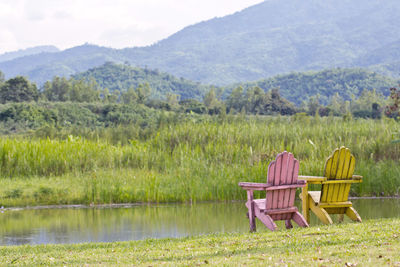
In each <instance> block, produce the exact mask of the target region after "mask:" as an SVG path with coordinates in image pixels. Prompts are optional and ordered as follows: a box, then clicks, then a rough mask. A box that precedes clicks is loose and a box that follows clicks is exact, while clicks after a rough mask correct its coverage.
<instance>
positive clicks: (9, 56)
mask: <svg viewBox="0 0 400 267" xmlns="http://www.w3.org/2000/svg"><path fill="white" fill-rule="evenodd" d="M59 51H60V50H59V49H58V48H57V47H55V46H52V45H43V46H35V47H31V48H27V49H20V50H18V51H12V52H7V53H4V54H0V62H3V61H8V60H13V59H16V58H19V57H24V56H30V55H35V54H40V53H55V52H59Z"/></svg>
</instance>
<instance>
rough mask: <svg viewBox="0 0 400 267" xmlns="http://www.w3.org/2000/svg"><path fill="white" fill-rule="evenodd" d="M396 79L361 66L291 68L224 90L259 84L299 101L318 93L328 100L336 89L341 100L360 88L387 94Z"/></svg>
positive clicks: (356, 94) (395, 82)
mask: <svg viewBox="0 0 400 267" xmlns="http://www.w3.org/2000/svg"><path fill="white" fill-rule="evenodd" d="M398 83H399V80H395V79H391V78H388V77H385V76H382V75H380V74H377V73H375V72H371V71H367V70H364V69H359V68H355V69H340V68H336V69H327V70H323V71H308V72H293V73H290V74H285V75H277V76H274V77H271V78H268V79H262V80H259V81H256V82H248V83H241V84H236V85H234V86H229V87H228V88H227V89H226V93H230V92H231V91H232V89H233V88H235V87H238V86H242V87H243V88H244V89H245V90H246V89H248V88H250V87H254V86H258V87H260V88H261V89H263V90H264V91H269V90H271V89H273V88H279V92H280V94H281V96H282V97H284V98H286V99H287V100H289V101H291V102H293V103H295V104H297V105H300V104H301V103H302V102H303V101H307V100H308V98H309V97H310V96H316V95H318V96H319V101H320V103H321V104H325V105H326V104H328V102H329V99H330V98H331V97H332V96H334V95H335V94H336V93H338V94H339V96H341V97H342V98H343V99H344V100H351V98H352V96H353V95H354V96H356V97H359V96H360V95H361V93H362V91H363V90H373V89H375V90H376V92H378V93H381V94H382V95H385V96H388V95H389V94H390V91H389V88H391V87H393V86H396V85H397V84H398Z"/></svg>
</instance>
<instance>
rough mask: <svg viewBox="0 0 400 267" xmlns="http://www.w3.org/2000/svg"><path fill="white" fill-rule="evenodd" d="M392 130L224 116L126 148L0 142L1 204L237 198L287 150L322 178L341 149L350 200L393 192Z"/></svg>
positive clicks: (382, 123)
mask: <svg viewBox="0 0 400 267" xmlns="http://www.w3.org/2000/svg"><path fill="white" fill-rule="evenodd" d="M399 130H400V125H399V124H398V123H397V122H395V121H393V120H389V119H384V120H364V119H358V120H352V121H345V120H342V119H341V118H332V117H328V118H312V117H300V118H298V117H295V116H293V117H250V118H241V117H231V116H227V117H226V118H224V120H218V121H217V120H214V119H211V118H209V119H207V118H204V117H203V118H202V119H201V120H186V121H184V122H182V123H177V124H174V125H173V126H172V125H170V124H167V125H165V126H164V127H160V128H159V129H158V130H157V131H155V132H153V133H152V134H150V135H149V136H147V137H146V138H144V139H143V138H142V139H131V140H129V144H127V145H121V144H117V145H115V144H111V143H109V142H108V141H107V140H103V139H94V140H88V139H83V138H79V137H72V136H70V137H68V138H67V139H64V140H57V139H55V140H50V139H27V138H2V139H0V175H1V177H3V178H1V182H2V184H3V186H2V189H0V201H1V203H0V204H4V205H5V204H7V205H16V204H30V202H32V203H40V204H48V203H52V204H56V203H118V202H176V201H184V202H195V201H204V200H232V199H243V198H245V194H244V192H242V190H241V189H240V188H239V187H238V186H237V184H238V182H239V181H254V182H264V181H265V179H266V178H265V177H266V172H267V164H268V162H269V161H271V160H273V159H274V158H275V157H276V155H277V153H279V152H281V151H283V150H287V151H290V152H292V153H294V155H295V157H296V158H297V159H299V160H300V173H301V174H308V175H322V173H323V167H324V163H325V159H326V158H327V157H328V156H329V155H330V154H331V152H332V151H333V150H334V149H335V148H336V147H339V146H342V145H344V146H347V147H349V148H350V149H351V151H352V153H353V154H354V155H355V157H356V159H357V166H356V173H358V174H361V175H363V176H364V177H365V178H364V182H363V183H362V184H360V185H356V186H354V187H352V192H351V194H352V195H353V196H367V195H377V196H380V195H385V196H387V195H396V194H398V193H399V190H400V177H399V175H398V174H399V173H400V165H399V164H398V161H399V158H400V147H399V144H393V143H392V142H391V136H392V133H394V132H399ZM55 180H56V181H57V182H56V183H54V181H55ZM33 181H36V182H33ZM26 183H33V184H34V185H32V186H33V187H32V188H34V189H29V190H28V189H27V188H26V187H24V186H23V185H24V184H26Z"/></svg>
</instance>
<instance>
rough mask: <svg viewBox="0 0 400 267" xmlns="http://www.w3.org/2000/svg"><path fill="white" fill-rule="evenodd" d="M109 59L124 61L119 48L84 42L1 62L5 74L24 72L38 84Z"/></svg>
mask: <svg viewBox="0 0 400 267" xmlns="http://www.w3.org/2000/svg"><path fill="white" fill-rule="evenodd" d="M107 61H115V62H123V61H122V59H121V58H120V57H119V52H118V50H116V49H111V48H106V47H100V46H96V45H90V44H85V45H82V46H77V47H73V48H70V49H66V50H64V51H61V52H58V53H41V54H36V55H31V56H26V57H21V58H17V59H14V60H11V61H6V62H0V70H3V73H4V74H5V75H6V77H13V76H16V75H24V76H27V77H28V78H30V79H31V80H33V81H35V82H37V83H38V84H39V85H41V84H43V83H45V82H46V81H48V80H51V79H52V78H53V77H54V76H66V77H68V76H70V75H72V74H75V73H78V72H82V71H86V70H88V69H89V68H92V67H94V66H99V65H101V64H104V63H105V62H107Z"/></svg>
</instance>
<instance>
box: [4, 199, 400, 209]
mask: <svg viewBox="0 0 400 267" xmlns="http://www.w3.org/2000/svg"><path fill="white" fill-rule="evenodd" d="M349 199H350V200H356V199H400V196H390V197H349ZM229 202H243V203H244V202H245V200H230V201H197V202H195V203H192V202H163V203H156V202H136V203H111V204H89V205H87V204H70V205H68V204H67V205H37V206H25V207H18V206H17V207H7V208H4V207H0V212H4V211H20V210H44V209H99V208H100V209H110V208H111V209H113V208H131V207H138V206H159V205H196V204H203V203H229Z"/></svg>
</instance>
